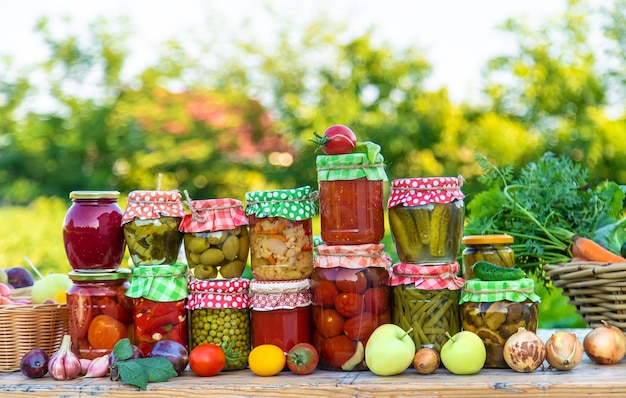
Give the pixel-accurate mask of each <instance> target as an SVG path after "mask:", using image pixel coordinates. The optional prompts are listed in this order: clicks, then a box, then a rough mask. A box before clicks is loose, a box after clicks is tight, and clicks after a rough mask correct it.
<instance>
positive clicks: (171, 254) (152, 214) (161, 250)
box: [122, 191, 185, 265]
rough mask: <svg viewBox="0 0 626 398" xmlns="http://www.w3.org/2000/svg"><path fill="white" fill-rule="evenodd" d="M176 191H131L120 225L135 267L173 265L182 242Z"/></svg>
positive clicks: (180, 203)
mask: <svg viewBox="0 0 626 398" xmlns="http://www.w3.org/2000/svg"><path fill="white" fill-rule="evenodd" d="M181 198H182V197H181V195H180V193H179V192H177V191H132V192H131V193H129V194H128V203H127V206H126V210H125V211H124V217H123V219H122V225H123V229H124V238H126V245H127V246H128V252H129V253H130V258H131V259H132V260H133V264H135V265H161V264H174V263H176V261H177V260H178V254H179V252H180V248H181V245H182V242H183V233H182V232H180V231H179V230H178V228H179V227H180V223H181V221H182V220H183V217H184V216H185V209H184V208H183V204H182V201H181Z"/></svg>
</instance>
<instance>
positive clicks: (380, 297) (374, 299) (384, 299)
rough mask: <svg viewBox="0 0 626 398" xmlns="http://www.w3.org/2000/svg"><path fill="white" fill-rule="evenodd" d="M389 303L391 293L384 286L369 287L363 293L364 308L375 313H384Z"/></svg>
mask: <svg viewBox="0 0 626 398" xmlns="http://www.w3.org/2000/svg"><path fill="white" fill-rule="evenodd" d="M388 305H389V294H387V290H386V289H383V288H382V287H374V288H371V289H367V290H366V291H365V293H363V309H364V310H365V311H367V312H372V313H374V314H382V313H383V312H385V311H386V310H387V308H388Z"/></svg>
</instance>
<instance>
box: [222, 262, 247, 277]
mask: <svg viewBox="0 0 626 398" xmlns="http://www.w3.org/2000/svg"><path fill="white" fill-rule="evenodd" d="M245 267H246V264H245V263H244V262H243V261H239V260H233V261H231V262H229V263H227V264H224V265H222V266H221V267H220V274H221V275H222V278H226V279H230V278H238V277H240V276H241V274H243V270H244V268H245Z"/></svg>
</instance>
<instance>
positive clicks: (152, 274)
mask: <svg viewBox="0 0 626 398" xmlns="http://www.w3.org/2000/svg"><path fill="white" fill-rule="evenodd" d="M187 281H188V279H187V265H186V264H172V265H158V266H142V267H134V268H133V269H132V276H131V279H130V286H129V288H128V291H127V292H126V295H127V296H128V297H131V298H132V299H133V320H134V325H135V327H134V335H135V344H136V345H137V346H138V347H139V349H140V350H141V351H142V352H143V353H144V354H145V355H147V354H148V353H150V351H151V350H152V347H153V346H154V344H156V343H157V342H158V341H161V340H173V341H176V342H178V343H180V344H182V345H184V346H185V347H187V348H188V343H189V335H188V330H187V308H186V305H185V304H186V300H187V294H188V286H187Z"/></svg>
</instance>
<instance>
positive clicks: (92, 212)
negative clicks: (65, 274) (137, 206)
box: [63, 191, 125, 272]
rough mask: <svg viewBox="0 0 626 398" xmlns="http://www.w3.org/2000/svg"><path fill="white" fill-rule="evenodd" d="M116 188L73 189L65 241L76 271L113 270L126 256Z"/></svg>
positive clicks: (64, 225)
mask: <svg viewBox="0 0 626 398" xmlns="http://www.w3.org/2000/svg"><path fill="white" fill-rule="evenodd" d="M119 195H120V193H119V192H117V191H72V192H70V199H72V205H71V206H70V208H69V210H68V211H67V214H66V215H65V219H64V220H63V244H64V246H65V253H66V255H67V259H68V261H69V263H70V265H71V266H72V268H73V269H74V270H80V271H84V272H88V271H93V272H110V271H115V270H117V269H118V268H119V266H120V264H121V263H122V259H123V257H124V250H125V242H124V233H123V232H122V226H121V222H122V209H121V208H120V207H119V205H118V204H117V198H118V197H119Z"/></svg>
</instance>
